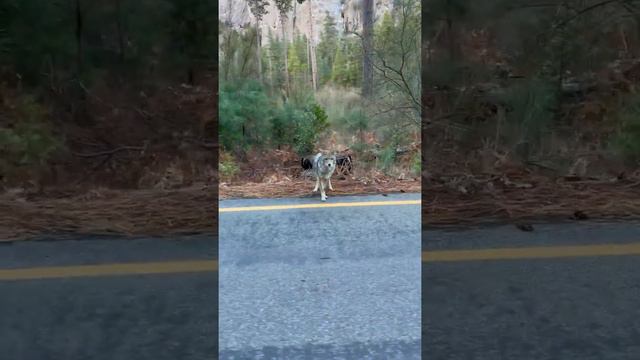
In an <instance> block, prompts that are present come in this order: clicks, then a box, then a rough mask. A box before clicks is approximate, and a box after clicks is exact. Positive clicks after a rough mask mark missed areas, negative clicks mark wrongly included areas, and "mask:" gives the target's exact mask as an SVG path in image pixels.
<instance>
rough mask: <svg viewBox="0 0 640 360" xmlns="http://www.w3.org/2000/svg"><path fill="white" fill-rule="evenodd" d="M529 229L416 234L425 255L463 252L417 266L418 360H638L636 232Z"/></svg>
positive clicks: (590, 227)
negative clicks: (420, 340) (420, 354)
mask: <svg viewBox="0 0 640 360" xmlns="http://www.w3.org/2000/svg"><path fill="white" fill-rule="evenodd" d="M534 227H535V230H534V231H533V232H522V231H520V230H518V229H516V228H515V227H513V226H492V227H477V228H473V229H460V230H455V231H441V230H436V229H431V230H427V231H426V232H425V233H424V237H423V248H424V250H426V251H428V252H434V253H433V254H441V253H437V252H438V251H440V252H442V251H445V252H449V251H453V252H452V253H454V254H459V253H460V251H461V250H468V249H471V250H472V251H471V252H466V253H464V256H463V257H460V259H459V260H456V261H447V262H437V261H430V262H423V266H422V281H423V297H422V306H423V307H422V309H423V313H422V316H423V324H424V328H423V333H422V337H423V348H422V351H423V358H424V359H478V360H481V359H487V360H496V359H520V360H527V359H532V360H534V359H535V360H545V359H559V360H586V359H594V360H595V359H598V360H608V359H611V360H613V359H616V360H618V359H619V360H622V359H625V360H627V359H628V360H634V359H640V257H638V254H639V252H640V251H639V249H640V244H638V243H639V242H640V223H600V224H597V223H567V224H534ZM600 244H614V245H617V246H619V247H618V248H617V249H630V250H629V251H633V253H634V254H633V255H627V256H624V255H622V256H600V255H602V254H604V253H606V252H607V251H608V250H607V249H611V248H613V249H614V250H615V249H616V248H615V247H611V246H607V247H601V246H598V245H600ZM481 249H502V250H498V251H495V250H491V251H490V252H484V253H481V252H480V250H481ZM505 249H507V250H505ZM509 249H515V250H509ZM585 249H586V250H585ZM553 251H556V252H557V254H562V255H563V256H561V257H555V258H543V256H549V254H550V253H553ZM491 252H493V253H491ZM614 252H615V251H614ZM585 253H589V256H579V255H584V254H585ZM479 254H480V255H479ZM487 254H489V255H491V256H492V257H494V258H492V259H490V260H479V259H478V258H477V257H478V256H487ZM598 254H600V255H598ZM501 256H505V257H506V256H515V257H517V258H513V259H500V257H501ZM523 256H524V258H523ZM441 257H442V258H444V257H443V256H441ZM448 257H449V258H451V256H448ZM474 257H476V259H474ZM434 258H437V256H434Z"/></svg>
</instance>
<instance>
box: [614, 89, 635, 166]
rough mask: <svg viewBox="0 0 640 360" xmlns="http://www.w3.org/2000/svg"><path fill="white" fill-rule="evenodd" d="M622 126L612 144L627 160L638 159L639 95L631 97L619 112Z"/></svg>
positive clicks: (633, 160)
mask: <svg viewBox="0 0 640 360" xmlns="http://www.w3.org/2000/svg"><path fill="white" fill-rule="evenodd" d="M619 120H620V122H621V124H622V128H621V131H620V133H619V134H618V135H617V136H616V137H615V138H614V140H613V146H614V148H616V150H618V152H619V153H620V154H621V155H622V156H623V157H624V158H625V159H626V160H628V161H631V162H639V161H640V96H635V97H633V98H632V99H631V100H630V102H629V104H627V105H626V106H625V107H624V108H623V109H622V111H621V113H620V119H619Z"/></svg>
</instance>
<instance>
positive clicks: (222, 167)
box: [218, 153, 240, 180]
mask: <svg viewBox="0 0 640 360" xmlns="http://www.w3.org/2000/svg"><path fill="white" fill-rule="evenodd" d="M218 170H219V171H220V176H221V179H222V180H229V179H232V178H233V177H234V176H236V174H237V173H238V172H239V171H240V168H239V167H238V165H237V164H236V162H235V160H234V159H233V157H231V156H230V155H227V154H225V153H222V154H221V155H220V162H219V163H218Z"/></svg>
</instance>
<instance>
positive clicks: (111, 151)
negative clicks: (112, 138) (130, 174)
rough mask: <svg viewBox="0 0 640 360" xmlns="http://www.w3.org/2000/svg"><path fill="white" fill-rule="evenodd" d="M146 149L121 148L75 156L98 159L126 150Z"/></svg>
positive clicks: (141, 149) (143, 147)
mask: <svg viewBox="0 0 640 360" xmlns="http://www.w3.org/2000/svg"><path fill="white" fill-rule="evenodd" d="M145 148H146V146H120V147H117V148H115V149H112V150H106V151H100V152H95V153H90V154H82V153H77V152H74V153H73V155H75V156H79V157H85V158H91V157H98V156H106V155H113V154H115V153H117V152H120V151H125V150H133V151H143V150H145Z"/></svg>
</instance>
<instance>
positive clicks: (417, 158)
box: [411, 151, 422, 176]
mask: <svg viewBox="0 0 640 360" xmlns="http://www.w3.org/2000/svg"><path fill="white" fill-rule="evenodd" d="M411 160H412V161H411V170H413V173H414V174H415V176H420V174H421V173H422V153H421V152H420V151H418V152H416V153H415V155H413V159H411Z"/></svg>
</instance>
